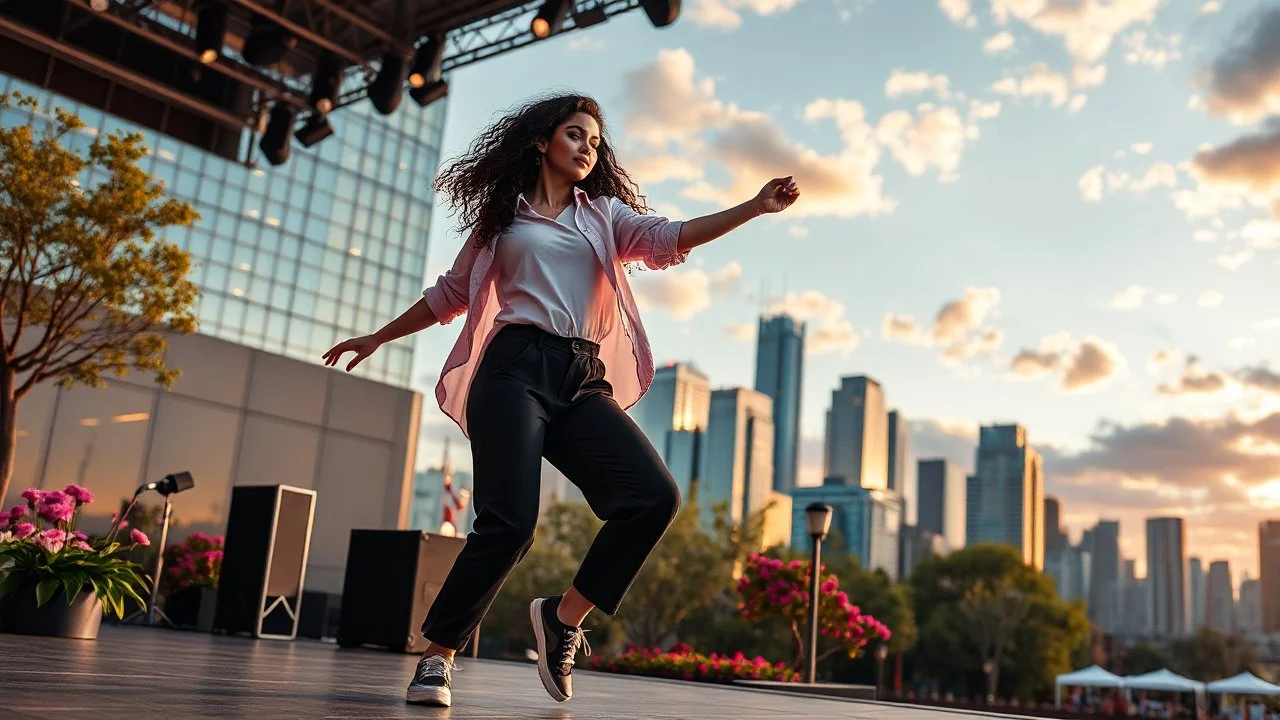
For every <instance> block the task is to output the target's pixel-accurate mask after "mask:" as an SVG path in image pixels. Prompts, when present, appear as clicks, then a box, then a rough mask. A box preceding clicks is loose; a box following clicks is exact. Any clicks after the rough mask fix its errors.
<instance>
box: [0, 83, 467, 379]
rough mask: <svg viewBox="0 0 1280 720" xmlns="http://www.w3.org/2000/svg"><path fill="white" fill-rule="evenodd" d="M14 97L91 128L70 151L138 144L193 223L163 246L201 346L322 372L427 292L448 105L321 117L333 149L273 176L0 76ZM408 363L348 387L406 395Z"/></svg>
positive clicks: (307, 154) (371, 367)
mask: <svg viewBox="0 0 1280 720" xmlns="http://www.w3.org/2000/svg"><path fill="white" fill-rule="evenodd" d="M13 91H18V92H21V93H23V94H24V95H29V96H34V97H36V98H38V99H39V100H40V101H41V103H42V105H46V104H47V103H53V104H56V105H59V106H61V107H63V108H65V109H67V110H69V111H72V112H74V113H76V114H78V115H79V116H80V118H81V119H83V120H84V122H85V124H86V127H85V128H84V130H83V131H82V132H80V133H78V134H76V136H75V137H70V138H64V143H65V144H67V145H68V146H70V147H72V148H76V149H83V148H85V147H87V146H88V145H89V143H91V142H92V141H93V138H94V137H96V136H97V135H99V134H110V133H112V132H114V131H117V130H120V131H125V132H137V133H140V134H141V135H142V136H143V138H144V140H143V144H144V145H145V146H146V147H147V148H148V149H149V150H150V155H149V156H148V157H147V158H144V159H143V160H142V161H141V162H140V165H141V167H142V169H143V170H144V171H147V172H149V173H152V174H153V175H154V176H155V177H156V178H157V179H159V180H160V181H162V182H163V183H164V184H165V186H166V188H167V190H168V191H169V193H170V194H172V195H174V196H176V197H178V198H180V199H183V200H186V201H187V202H189V203H191V204H192V205H193V206H194V207H195V208H196V211H197V212H198V213H199V214H200V219H199V220H197V221H196V223H195V224H194V225H193V226H192V227H190V228H170V229H168V230H166V231H164V235H162V237H163V238H164V239H166V240H169V241H170V242H173V243H175V244H177V245H178V246H179V247H181V248H183V249H185V250H187V251H189V252H190V253H191V254H192V256H193V260H194V265H195V267H194V268H193V270H192V275H191V279H192V280H193V281H194V282H195V283H196V284H197V285H198V286H199V288H200V291H201V298H200V301H199V305H198V307H197V316H198V318H199V321H200V325H199V329H198V331H199V332H201V333H203V334H206V335H211V336H214V337H218V338H222V339H224V340H229V341H232V342H235V343H239V344H242V345H246V346H249V347H253V348H256V349H261V350H266V351H268V352H272V353H278V354H282V355H285V356H289V357H292V358H295V359H299V360H304V361H307V362H318V361H319V359H320V355H321V354H322V353H323V352H324V351H325V350H327V349H328V348H329V347H330V346H332V345H333V343H335V342H337V341H338V340H342V339H345V338H346V337H349V336H352V335H362V334H365V333H368V332H372V331H373V330H375V329H377V328H378V327H379V326H381V325H382V324H383V323H385V322H386V321H388V320H390V319H391V318H393V317H395V316H396V315H397V314H399V313H400V312H401V311H403V310H404V309H405V308H407V307H408V306H410V305H412V304H413V303H414V302H416V301H417V299H418V297H419V296H420V294H421V292H422V279H423V274H424V272H425V268H426V254H427V228H428V226H429V225H430V220H431V208H432V202H433V199H434V198H433V195H432V192H431V181H432V179H433V178H434V177H435V174H436V169H437V165H438V163H439V158H440V142H441V138H442V136H443V131H444V113H445V103H444V102H443V101H440V102H435V103H432V104H431V105H429V106H427V107H426V108H422V107H419V106H418V105H417V104H416V103H412V102H405V103H402V104H401V106H400V108H399V109H398V110H397V111H396V112H395V113H394V114H392V115H389V116H382V115H379V114H378V113H377V112H376V111H375V110H373V108H372V107H371V106H370V104H369V103H368V102H363V101H362V102H356V103H354V104H352V105H350V106H348V107H345V108H342V109H340V110H337V111H335V112H333V113H330V114H329V116H328V120H329V123H330V124H331V125H332V126H333V129H334V134H333V135H332V136H331V137H329V138H327V139H325V140H323V141H321V142H320V143H318V144H316V145H314V146H312V147H311V148H303V147H302V146H300V145H298V144H297V143H294V144H293V146H292V148H291V150H290V153H291V155H290V158H289V160H288V162H286V163H285V164H283V165H280V166H278V167H272V166H271V165H269V164H267V163H266V162H265V160H263V159H262V158H261V156H260V155H259V154H258V153H257V150H256V148H255V150H254V155H253V157H254V158H255V159H256V160H258V167H257V168H250V167H246V166H245V165H243V164H241V163H238V162H234V161H231V160H227V159H225V158H223V157H220V156H217V155H214V154H212V153H209V152H205V151H203V150H201V149H199V148H196V147H193V146H191V145H187V144H185V143H182V142H179V141H178V140H175V139H173V138H171V137H169V136H167V135H164V134H161V133H158V132H156V131H155V130H152V129H150V128H147V127H143V126H141V125H137V124H134V123H132V122H129V121H127V120H122V119H120V118H119V117H116V116H113V115H109V114H107V113H104V112H102V111H100V110H98V109H96V108H94V107H92V106H91V105H87V104H82V103H78V102H76V101H74V100H71V99H69V98H66V97H63V96H61V95H58V94H56V93H51V92H50V91H48V90H42V89H40V88H37V87H35V86H33V85H30V84H28V83H26V82H23V81H21V80H18V79H16V78H13V77H9V76H5V75H0V92H13ZM30 120H31V116H30V114H29V113H28V112H26V111H25V108H19V109H10V110H6V111H4V114H3V116H2V117H0V123H3V124H4V125H5V126H11V125H14V124H17V123H25V122H29V121H30ZM291 142H292V139H291ZM97 180H100V178H95V177H87V178H86V179H85V180H84V181H87V182H89V183H93V182H96V181H97ZM84 181H82V182H84ZM412 360H413V348H412V345H411V344H410V343H408V342H401V343H395V344H392V345H389V346H387V347H384V348H383V349H382V350H380V351H379V352H378V353H376V354H374V355H373V356H372V357H370V358H369V359H367V360H366V361H365V362H363V363H361V364H360V366H359V367H357V368H356V370H355V374H358V375H362V376H364V377H368V378H371V379H374V380H379V381H382V382H386V383H390V384H393V385H398V386H401V387H407V386H408V385H409V384H410V378H411V375H412Z"/></svg>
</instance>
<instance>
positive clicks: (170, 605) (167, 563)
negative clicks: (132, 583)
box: [160, 532, 223, 632]
mask: <svg viewBox="0 0 1280 720" xmlns="http://www.w3.org/2000/svg"><path fill="white" fill-rule="evenodd" d="M222 545H223V538H222V536H221V535H206V534H205V533H202V532H197V533H192V534H191V536H190V537H188V538H187V539H186V540H185V541H183V542H180V543H176V544H173V545H170V546H169V547H167V548H165V550H164V567H165V570H164V578H163V579H162V580H161V581H160V585H161V587H162V588H166V589H167V592H166V599H165V603H164V610H165V614H166V615H168V616H169V620H171V621H172V622H173V624H174V625H177V626H178V627H189V628H195V629H197V630H203V631H205V632H209V631H212V630H213V612H214V608H215V606H216V604H217V598H218V576H219V574H220V573H221V572H222Z"/></svg>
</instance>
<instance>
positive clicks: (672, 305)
mask: <svg viewBox="0 0 1280 720" xmlns="http://www.w3.org/2000/svg"><path fill="white" fill-rule="evenodd" d="M741 277H742V266H741V265H739V264H738V262H737V261H731V262H729V263H728V264H727V265H725V266H724V267H723V268H720V269H719V270H716V271H714V272H712V273H710V274H707V273H706V272H704V271H703V270H701V269H699V268H690V269H688V270H667V271H664V272H660V273H645V274H643V275H642V276H641V277H639V278H637V279H636V281H635V283H634V287H635V295H636V300H637V302H638V303H640V304H641V305H643V306H644V307H645V308H654V307H657V308H662V309H663V310H666V311H667V312H668V313H670V315H671V317H672V318H674V319H676V320H679V321H681V322H684V321H688V320H691V319H693V317H694V316H695V315H697V314H698V313H700V312H702V311H703V310H706V309H707V308H709V307H711V296H712V294H713V293H715V294H717V295H724V294H727V293H729V292H731V291H732V290H733V289H734V288H736V287H737V283H738V280H739V279H740V278H741Z"/></svg>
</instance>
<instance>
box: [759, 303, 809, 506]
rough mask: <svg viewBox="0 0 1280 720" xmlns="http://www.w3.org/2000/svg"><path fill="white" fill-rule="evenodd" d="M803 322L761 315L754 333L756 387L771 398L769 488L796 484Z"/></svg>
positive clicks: (781, 489) (787, 489)
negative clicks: (770, 482) (771, 484)
mask: <svg viewBox="0 0 1280 720" xmlns="http://www.w3.org/2000/svg"><path fill="white" fill-rule="evenodd" d="M804 333H805V325H804V323H803V322H797V321H796V320H794V319H793V318H791V317H790V316H788V315H777V316H775V317H770V318H766V317H761V318H760V326H759V329H758V331H757V332H756V390H759V391H760V392H762V393H764V394H765V395H768V396H769V397H771V398H773V432H774V436H773V437H774V439H773V462H774V468H773V489H774V490H777V491H778V492H784V493H785V492H791V489H792V488H794V487H795V486H796V467H797V464H798V463H799V446H800V392H801V386H802V383H803V380H804Z"/></svg>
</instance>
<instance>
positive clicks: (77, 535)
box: [71, 530, 89, 540]
mask: <svg viewBox="0 0 1280 720" xmlns="http://www.w3.org/2000/svg"><path fill="white" fill-rule="evenodd" d="M71 537H73V538H75V539H77V540H88V539H89V536H88V535H86V534H85V533H83V532H81V531H79V530H77V531H75V532H73V533H71Z"/></svg>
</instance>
